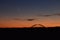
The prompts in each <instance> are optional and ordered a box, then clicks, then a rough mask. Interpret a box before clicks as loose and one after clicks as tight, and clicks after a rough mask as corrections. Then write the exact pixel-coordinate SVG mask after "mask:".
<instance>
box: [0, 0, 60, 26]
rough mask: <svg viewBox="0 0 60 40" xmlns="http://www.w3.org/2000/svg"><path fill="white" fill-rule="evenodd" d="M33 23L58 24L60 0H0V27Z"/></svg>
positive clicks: (59, 20) (59, 22) (59, 21)
mask: <svg viewBox="0 0 60 40" xmlns="http://www.w3.org/2000/svg"><path fill="white" fill-rule="evenodd" d="M33 24H43V25H45V26H60V0H0V27H25V26H27V27H28V26H29V27H30V26H32V25H33Z"/></svg>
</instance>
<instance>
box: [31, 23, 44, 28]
mask: <svg viewBox="0 0 60 40" xmlns="http://www.w3.org/2000/svg"><path fill="white" fill-rule="evenodd" d="M39 27H44V28H45V26H44V25H42V24H34V25H32V26H31V28H39Z"/></svg>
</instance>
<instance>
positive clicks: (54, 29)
mask: <svg viewBox="0 0 60 40" xmlns="http://www.w3.org/2000/svg"><path fill="white" fill-rule="evenodd" d="M0 31H3V32H6V31H8V32H12V31H13V32H57V31H58V32H60V27H48V28H45V27H34V28H33V27H30V28H0Z"/></svg>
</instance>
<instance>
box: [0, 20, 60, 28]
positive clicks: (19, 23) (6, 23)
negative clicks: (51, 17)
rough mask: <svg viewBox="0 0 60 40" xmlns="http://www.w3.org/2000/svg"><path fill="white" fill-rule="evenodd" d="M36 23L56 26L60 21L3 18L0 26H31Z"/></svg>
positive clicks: (59, 24)
mask: <svg viewBox="0 0 60 40" xmlns="http://www.w3.org/2000/svg"><path fill="white" fill-rule="evenodd" d="M34 24H42V25H44V26H46V27H54V26H60V22H52V21H47V20H45V21H31V22H30V21H16V20H15V21H14V20H7V21H6V20H5V21H4V20H1V21H0V28H5V27H6V28H13V27H19V28H20V27H31V26H32V25H34Z"/></svg>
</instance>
